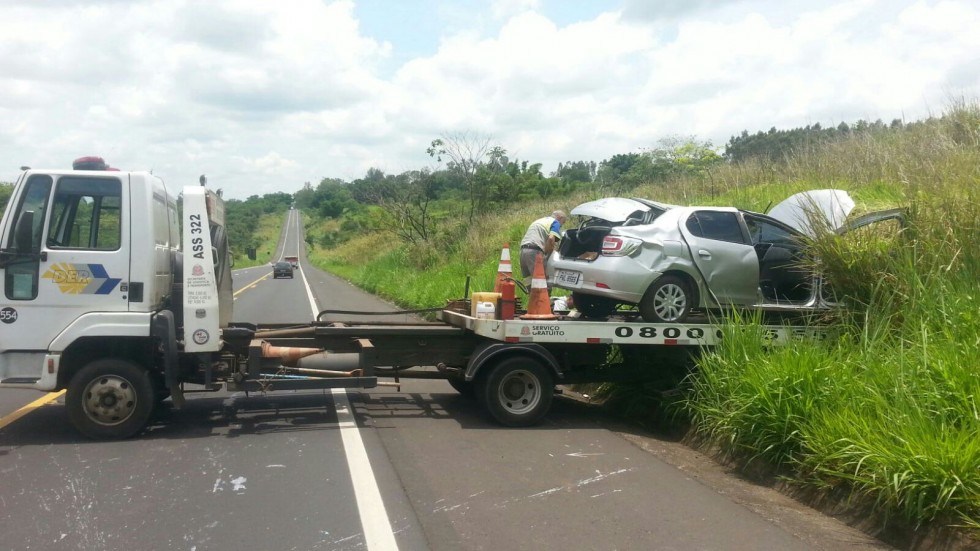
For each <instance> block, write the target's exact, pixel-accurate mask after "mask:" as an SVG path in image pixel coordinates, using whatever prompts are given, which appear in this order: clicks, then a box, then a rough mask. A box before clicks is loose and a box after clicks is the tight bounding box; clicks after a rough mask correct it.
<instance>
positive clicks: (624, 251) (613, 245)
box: [602, 235, 643, 256]
mask: <svg viewBox="0 0 980 551" xmlns="http://www.w3.org/2000/svg"><path fill="white" fill-rule="evenodd" d="M642 244H643V241H641V240H639V239H636V238H633V237H620V236H618V235H607V236H606V237H605V238H603V240H602V254H603V256H631V255H632V254H633V253H635V252H636V251H638V250H640V246H641V245H642Z"/></svg>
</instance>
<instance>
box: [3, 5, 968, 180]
mask: <svg viewBox="0 0 980 551" xmlns="http://www.w3.org/2000/svg"><path fill="white" fill-rule="evenodd" d="M416 1H417V2H418V3H419V4H420V5H421V7H420V8H419V9H420V10H422V9H423V8H425V9H427V10H428V11H427V13H431V14H433V18H435V19H438V16H437V15H436V14H439V13H443V12H445V10H450V12H452V13H456V14H457V16H456V17H453V18H451V22H452V25H453V26H452V27H444V28H443V30H442V31H441V32H440V33H439V37H438V38H439V40H438V42H437V44H438V46H437V48H436V49H435V50H434V51H430V52H428V53H426V54H424V55H415V56H414V57H412V58H408V57H407V56H405V55H404V54H403V52H404V51H413V52H414V51H419V50H418V49H417V48H414V47H412V45H406V44H405V43H404V42H397V41H396V42H395V43H391V42H388V41H386V40H381V39H379V38H375V37H372V36H366V35H365V31H364V30H363V29H364V28H365V27H364V26H362V25H361V22H360V21H358V20H357V18H356V16H355V3H354V1H353V0H337V1H320V0H291V1H290V2H289V3H288V5H280V4H274V3H269V2H267V1H265V0H222V1H216V2H208V3H197V2H188V1H187V0H147V1H144V2H136V3H131V2H110V1H102V2H97V1H83V0H64V1H62V2H47V3H45V4H35V3H32V2H19V3H15V4H12V5H10V6H8V7H6V8H5V12H4V15H5V17H4V18H3V20H0V35H2V36H4V40H3V41H0V118H2V119H0V120H3V121H4V124H3V125H2V126H0V161H2V162H0V180H6V181H10V180H12V179H13V178H14V177H15V176H16V168H17V167H18V166H20V165H23V164H28V165H32V166H42V165H44V166H67V165H68V163H69V162H70V161H71V159H72V158H74V157H77V156H81V155H88V154H99V155H102V156H104V157H106V158H107V160H108V161H109V162H110V163H111V164H113V165H115V166H119V167H122V168H127V169H141V168H147V169H148V168H153V169H154V171H155V172H156V173H157V174H161V175H163V176H164V177H165V178H166V179H167V181H168V183H171V184H184V183H190V184H193V183H195V182H196V181H197V176H198V175H199V174H201V173H207V174H208V176H209V180H210V181H211V182H212V184H213V185H214V186H215V187H222V188H224V189H225V193H226V197H247V196H249V195H252V194H255V193H260V194H261V193H269V192H274V191H287V192H292V191H295V190H297V189H299V188H300V186H302V183H303V182H305V181H313V182H316V181H317V180H319V179H320V178H323V177H340V178H344V179H348V180H349V179H354V178H357V177H360V176H362V175H363V174H364V172H365V171H366V170H367V169H368V168H370V167H378V168H381V169H382V170H385V171H388V172H400V171H404V170H409V169H415V168H420V167H422V166H426V165H428V164H430V163H431V162H432V161H431V159H429V158H428V156H426V155H425V147H426V146H427V145H428V143H429V141H431V140H432V139H433V138H435V137H437V136H439V135H440V134H442V133H445V132H458V131H473V132H478V133H481V134H486V135H491V136H493V137H494V138H495V141H496V142H498V143H500V144H501V145H502V146H504V147H505V148H506V149H508V152H509V154H510V156H511V158H521V159H526V160H530V161H532V162H543V163H545V169H546V170H551V169H553V168H554V166H555V165H556V164H557V162H560V161H568V160H595V161H600V160H602V159H604V158H607V157H609V156H611V155H613V154H616V153H623V152H629V151H637V150H639V149H642V148H644V147H650V146H653V145H655V144H656V142H657V140H658V139H659V138H661V137H664V136H667V135H670V134H681V135H690V134H696V135H698V136H699V137H700V138H702V139H711V140H713V141H714V142H715V144H716V145H721V144H723V143H724V142H725V141H727V139H728V137H729V136H731V135H733V134H737V133H739V132H740V131H741V130H742V129H747V130H749V131H756V130H760V129H763V130H764V129H768V128H769V127H770V126H777V127H792V126H802V125H805V124H810V123H814V122H820V123H821V124H825V125H826V124H836V123H837V122H840V121H841V120H846V121H849V122H851V121H853V120H856V119H857V118H865V119H875V118H879V117H880V118H882V119H885V120H886V121H887V120H890V119H892V118H895V117H900V116H903V115H904V116H906V117H916V116H922V115H924V114H926V113H927V111H928V110H929V109H932V110H933V111H937V110H938V109H940V108H941V107H942V106H943V103H944V101H945V100H946V98H947V97H948V96H950V95H960V94H964V95H966V96H968V97H975V96H976V95H977V94H978V92H980V54H977V52H980V33H976V32H974V30H973V29H972V28H971V27H972V23H973V22H975V21H977V20H980V7H978V6H977V5H976V4H975V3H973V2H970V1H969V0H936V1H927V0H857V1H849V2H835V3H831V4H823V3H816V4H814V3H810V2H804V1H802V0H787V1H786V2H776V1H775V0H771V1H770V0H733V1H730V2H724V3H721V4H716V3H712V4H711V9H704V8H706V4H702V3H698V2H694V3H679V2H678V3H658V4H657V6H656V9H642V8H643V7H644V6H647V8H649V6H650V4H649V3H640V2H633V1H631V0H630V1H626V2H625V3H624V4H622V9H620V10H619V11H608V10H607V11H606V12H603V13H600V12H599V11H598V10H596V12H595V13H593V14H592V15H591V16H590V17H584V18H583V17H581V16H580V15H579V14H578V13H576V14H575V15H574V17H570V18H568V19H567V20H576V21H578V22H577V23H573V24H567V25H565V24H558V23H556V21H559V20H563V19H562V18H561V17H558V16H556V14H554V13H549V11H548V10H549V9H562V4H563V3H562V2H555V3H553V4H552V3H545V2H540V1H539V0H497V1H496V2H493V3H491V4H489V5H482V4H480V3H475V4H469V5H468V6H467V9H469V11H467V12H465V13H464V12H462V11H460V10H461V9H462V8H460V7H458V6H457V7H455V8H452V9H450V7H446V5H445V4H438V5H431V4H424V2H423V0H416ZM477 5H479V6H481V7H480V8H476V7H474V6H477ZM549 6H550V8H549ZM578 9H580V10H581V8H578ZM453 10H456V11H453ZM480 10H483V11H480ZM376 11H377V10H376ZM423 11H424V10H423ZM447 13H448V12H447ZM559 15H561V14H559ZM398 36H399V37H401V38H399V40H406V38H404V37H406V36H407V37H410V36H411V33H405V34H404V35H398ZM430 42H431V41H430ZM400 52H402V53H400ZM396 60H397V64H395V66H394V67H395V68H394V70H392V62H393V61H396ZM402 60H405V61H402Z"/></svg>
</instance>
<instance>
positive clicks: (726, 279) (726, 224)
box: [680, 209, 759, 305]
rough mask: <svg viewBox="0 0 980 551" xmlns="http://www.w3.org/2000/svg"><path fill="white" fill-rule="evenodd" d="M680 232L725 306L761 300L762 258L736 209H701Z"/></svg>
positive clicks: (711, 288)
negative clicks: (757, 253) (757, 252)
mask: <svg viewBox="0 0 980 551" xmlns="http://www.w3.org/2000/svg"><path fill="white" fill-rule="evenodd" d="M680 222H681V227H680V231H681V234H682V235H683V236H684V240H685V241H687V244H688V247H689V248H690V252H691V258H692V259H693V261H694V265H695V266H696V267H697V270H698V271H699V272H700V273H701V276H702V278H703V280H704V282H705V284H706V286H707V287H708V290H709V293H710V295H711V296H712V297H713V298H714V299H715V301H717V302H718V303H719V304H721V305H726V304H740V305H750V304H756V303H758V302H759V261H758V258H757V256H756V252H755V249H754V248H753V247H752V244H751V243H750V242H749V238H748V236H747V235H746V232H745V231H744V230H743V228H742V224H741V223H740V219H739V214H738V212H737V211H736V210H735V209H697V210H695V211H693V212H692V213H691V214H690V215H689V216H688V217H687V218H686V219H682V220H681V221H680Z"/></svg>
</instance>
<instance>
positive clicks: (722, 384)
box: [312, 104, 980, 529]
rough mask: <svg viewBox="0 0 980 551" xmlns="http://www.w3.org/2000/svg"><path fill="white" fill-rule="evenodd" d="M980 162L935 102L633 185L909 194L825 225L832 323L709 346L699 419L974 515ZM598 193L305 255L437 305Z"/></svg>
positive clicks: (798, 468) (878, 492) (704, 430)
mask: <svg viewBox="0 0 980 551" xmlns="http://www.w3.org/2000/svg"><path fill="white" fill-rule="evenodd" d="M978 167H980V107H978V105H976V104H963V105H958V106H955V107H953V108H951V109H950V111H949V112H948V113H947V114H946V116H945V117H944V118H943V120H940V121H931V122H930V123H929V124H926V125H922V126H919V127H916V128H913V129H910V130H906V131H904V132H900V133H887V134H879V135H855V136H853V137H852V138H851V139H848V140H843V141H840V142H835V143H831V144H828V145H826V146H825V147H824V148H823V149H821V150H819V151H808V152H800V154H798V155H797V156H795V157H793V158H791V159H787V160H786V162H785V163H784V164H779V165H767V164H758V165H752V164H747V165H742V166H738V167H722V168H720V169H718V170H717V171H715V173H713V174H711V175H710V177H703V178H699V179H688V180H683V181H677V182H672V183H671V184H670V185H662V184H661V185H646V186H641V187H640V188H638V189H635V190H632V191H631V192H630V193H629V195H634V196H642V197H650V198H654V199H657V200H661V201H666V202H672V203H680V204H698V203H700V204H724V205H736V206H739V207H743V208H747V209H751V210H757V211H764V210H765V209H766V208H767V206H768V205H770V203H771V202H774V201H778V200H780V199H782V198H783V197H786V196H787V195H788V194H790V193H792V192H795V191H800V190H805V189H815V188H827V187H836V188H843V189H847V190H849V191H850V192H851V194H852V196H853V197H854V198H855V199H856V201H857V203H858V212H860V211H867V210H876V209H879V208H885V207H892V206H908V207H910V215H911V216H910V219H911V220H910V221H911V225H910V227H909V229H907V230H906V231H904V232H902V233H901V234H899V235H898V236H897V237H894V236H893V237H884V236H876V235H873V234H872V235H868V236H864V237H863V238H861V239H856V240H851V241H839V240H828V241H824V242H820V243H818V247H819V248H820V251H821V257H822V258H823V260H824V262H825V269H826V270H827V271H828V272H829V273H830V274H831V277H832V279H833V281H834V282H835V288H836V289H837V291H838V293H839V294H842V295H846V296H848V297H849V298H850V300H849V302H850V303H851V304H852V305H854V306H855V308H854V311H853V315H852V316H851V317H849V318H846V319H842V320H840V322H841V327H842V328H843V330H844V333H843V336H842V337H841V338H840V339H839V340H834V341H833V342H831V343H805V342H803V343H798V344H796V345H794V346H790V347H787V348H784V349H780V350H776V351H773V350H771V349H766V348H763V347H761V346H760V344H759V342H760V340H759V339H757V338H753V337H752V336H751V335H749V336H745V334H744V333H743V334H742V335H743V336H742V337H737V336H735V334H734V333H733V334H732V338H730V339H729V340H728V345H726V346H724V347H721V348H720V349H718V350H714V351H712V352H711V353H710V354H707V355H705V356H704V358H703V359H702V360H701V362H700V364H699V367H698V371H697V373H696V374H695V375H694V376H693V377H692V379H691V384H690V388H689V389H688V391H687V394H686V396H685V398H684V400H683V401H682V408H683V409H682V412H683V413H684V414H685V415H686V416H687V418H688V419H690V420H691V421H692V423H693V430H695V431H697V432H698V433H699V434H701V435H702V436H705V437H707V438H708V439H709V440H710V441H712V442H714V443H716V444H718V445H720V446H722V447H723V448H724V449H727V450H729V451H730V452H732V454H733V455H735V456H737V457H741V458H748V459H750V460H764V461H767V462H769V463H771V464H775V465H780V466H782V467H784V468H788V469H790V470H791V471H792V472H793V473H794V474H795V479H796V480H797V481H798V482H799V483H800V484H803V485H807V486H810V487H815V488H831V487H837V488H850V489H851V491H852V492H853V494H854V495H857V496H861V497H862V498H863V499H864V500H865V502H867V503H870V504H872V507H873V508H874V509H875V510H876V511H878V512H880V513H884V514H886V515H891V516H893V517H898V518H901V519H904V521H905V522H906V523H907V524H908V525H909V526H920V525H926V524H930V523H931V524H947V525H948V524H953V525H957V524H958V525H963V526H968V527H970V528H971V529H977V528H978V521H977V519H978V518H980V405H978V403H977V401H978V397H980V373H978V369H977V366H978V365H980V352H978V351H977V348H978V344H980V341H978V337H977V335H980V313H978V312H980V292H978V290H977V284H976V282H977V281H978V278H980V255H978V251H977V247H976V243H978V242H980V189H978V183H980V177H978ZM609 194H610V193H608V192H606V193H604V192H603V191H601V190H599V191H596V192H593V193H590V194H578V195H576V196H573V197H567V198H565V199H563V200H561V201H549V202H537V203H528V204H522V205H520V206H517V207H514V208H512V209H510V210H508V211H506V212H500V213H493V214H492V215H487V216H484V217H482V218H480V219H478V220H477V221H475V223H474V224H473V225H472V227H470V228H468V229H466V230H465V231H464V230H462V229H457V230H454V231H455V232H456V235H452V231H450V232H448V233H449V235H445V236H443V237H442V238H441V239H436V240H434V242H433V244H432V245H430V246H428V247H413V246H409V245H405V244H403V243H399V242H396V241H395V240H394V239H393V238H392V237H391V236H390V235H379V234H374V235H363V236H359V237H356V238H354V239H352V240H350V241H348V242H346V243H344V244H342V245H340V246H337V247H334V248H332V249H331V250H329V251H324V250H320V249H316V250H315V251H313V253H312V256H313V258H314V260H315V262H317V263H318V264H319V265H320V266H322V267H325V268H327V269H329V270H331V271H334V272H336V273H339V274H341V275H343V276H345V277H347V278H349V279H351V280H352V281H354V282H355V283H357V284H359V285H361V286H363V287H365V288H367V289H368V290H371V291H373V292H376V293H379V294H382V295H384V296H386V297H388V298H391V299H393V300H395V301H397V302H399V303H401V304H403V305H406V306H415V307H418V306H436V305H441V304H442V303H443V301H444V300H445V299H447V298H454V297H458V296H460V295H461V294H462V289H463V285H464V283H463V281H464V277H465V275H467V274H469V275H473V276H474V280H473V283H472V286H471V290H486V289H488V288H489V287H491V285H492V281H493V277H494V272H495V268H496V264H497V259H498V257H499V251H500V246H501V244H502V243H503V242H504V241H510V242H511V243H512V244H514V243H516V242H517V240H518V239H519V238H520V236H521V234H522V233H523V230H524V228H525V227H526V224H527V223H528V222H529V221H530V220H532V219H534V218H536V217H538V216H541V215H542V214H544V213H547V212H550V211H551V210H552V209H554V208H565V209H568V208H570V207H572V206H574V205H576V204H578V203H581V202H583V201H585V200H588V199H592V198H596V197H601V196H606V195H609ZM445 224H449V222H446V223H445ZM457 227H459V226H457ZM515 256H516V255H515ZM614 390H615V389H614ZM633 390H634V395H635V394H636V393H635V389H633ZM636 399H639V400H647V401H649V397H643V396H639V397H637V398H636ZM634 411H635V409H634Z"/></svg>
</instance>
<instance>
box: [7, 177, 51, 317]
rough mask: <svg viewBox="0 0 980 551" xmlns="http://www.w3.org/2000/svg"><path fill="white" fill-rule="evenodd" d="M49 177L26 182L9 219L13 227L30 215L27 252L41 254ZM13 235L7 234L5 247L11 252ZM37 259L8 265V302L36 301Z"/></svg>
mask: <svg viewBox="0 0 980 551" xmlns="http://www.w3.org/2000/svg"><path fill="white" fill-rule="evenodd" d="M52 183H53V181H52V179H51V176H48V175H46V174H34V175H32V176H31V177H30V178H28V180H27V183H26V184H25V185H24V191H23V192H22V193H21V196H20V204H19V205H18V206H17V211H16V214H15V215H14V216H13V218H11V220H12V221H13V223H14V224H16V223H17V220H20V217H21V216H22V215H23V214H24V213H25V212H33V213H34V227H33V228H32V231H31V236H32V237H33V243H32V246H31V252H33V253H39V252H40V251H41V233H42V232H41V230H42V229H43V228H44V215H45V213H46V211H47V207H48V197H49V196H50V195H51V184H52ZM15 233H16V232H10V234H11V235H10V240H9V241H8V242H7V243H5V244H4V245H5V246H6V248H7V249H13V248H14V246H15V243H17V236H16V235H14V234H15ZM40 262H41V260H40V255H37V254H34V255H32V256H27V257H24V258H23V259H20V260H16V261H14V262H13V263H11V264H9V265H8V266H7V268H6V270H4V277H3V280H4V281H3V288H4V294H5V295H6V296H7V298H8V299H10V300H33V299H35V298H37V277H38V271H39V270H40V266H41V264H40Z"/></svg>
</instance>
